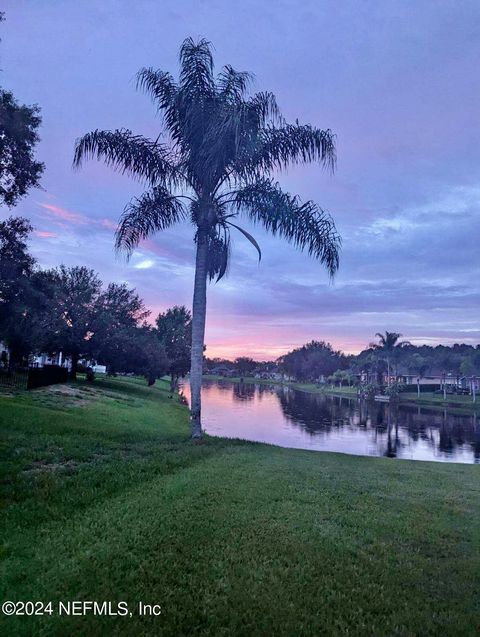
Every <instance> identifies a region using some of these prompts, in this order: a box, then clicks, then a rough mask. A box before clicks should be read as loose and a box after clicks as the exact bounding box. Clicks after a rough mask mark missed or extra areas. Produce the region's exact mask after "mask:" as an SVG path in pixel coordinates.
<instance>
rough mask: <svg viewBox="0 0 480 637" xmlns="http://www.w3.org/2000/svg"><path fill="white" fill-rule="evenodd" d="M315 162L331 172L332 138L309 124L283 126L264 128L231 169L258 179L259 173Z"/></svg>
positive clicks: (333, 160) (333, 153) (332, 166)
mask: <svg viewBox="0 0 480 637" xmlns="http://www.w3.org/2000/svg"><path fill="white" fill-rule="evenodd" d="M314 161H318V162H320V163H321V164H323V165H324V166H325V167H327V168H329V169H331V170H332V171H333V170H334V168H335V163H336V152H335V136H334V134H333V133H332V132H331V131H330V130H328V129H327V130H321V129H319V128H315V127H313V126H310V125H309V124H299V123H298V122H296V123H295V124H285V125H283V126H281V127H276V126H267V127H265V128H264V129H263V130H262V131H261V133H260V135H259V137H258V139H257V140H256V141H255V144H254V145H253V146H251V147H250V148H249V147H247V148H246V152H245V153H244V155H243V156H241V157H240V158H239V161H238V162H237V165H236V166H235V169H236V170H237V172H238V173H239V174H243V175H247V176H250V177H258V176H259V175H261V174H262V173H263V174H265V173H266V172H271V171H273V170H283V169H285V168H287V167H288V166H289V165H290V164H301V163H309V162H314Z"/></svg>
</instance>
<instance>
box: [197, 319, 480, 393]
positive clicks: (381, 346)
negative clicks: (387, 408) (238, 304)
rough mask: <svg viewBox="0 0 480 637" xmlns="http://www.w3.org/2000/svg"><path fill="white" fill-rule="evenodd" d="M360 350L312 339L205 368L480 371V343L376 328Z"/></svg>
mask: <svg viewBox="0 0 480 637" xmlns="http://www.w3.org/2000/svg"><path fill="white" fill-rule="evenodd" d="M376 338H377V341H376V342H372V343H370V345H369V346H368V347H367V348H366V349H364V350H363V351H362V352H360V354H358V355H351V354H344V353H343V352H341V351H339V350H335V349H334V348H333V347H332V346H331V345H330V343H326V342H325V341H311V342H310V343H307V344H305V345H303V346H302V347H298V348H296V349H294V350H292V351H291V352H288V353H287V354H285V355H283V356H281V357H280V358H278V359H277V360H276V361H271V362H257V361H254V360H253V359H252V358H247V357H240V358H237V359H235V360H234V361H230V360H227V359H221V358H216V359H206V368H207V369H208V370H215V369H225V370H229V371H231V372H234V373H235V374H236V375H239V376H249V375H250V376H251V375H256V374H260V375H262V374H264V373H265V374H271V373H274V372H276V373H280V374H285V375H286V376H289V377H292V378H295V379H296V380H299V381H301V382H314V381H317V380H319V379H320V378H324V379H328V380H329V381H330V382H333V383H335V384H344V383H345V384H352V383H353V382H356V381H357V380H358V378H359V377H360V376H361V375H362V374H365V373H366V374H368V375H369V376H370V377H371V376H373V377H376V378H377V379H378V382H379V384H382V383H383V379H384V377H385V376H386V377H387V378H392V379H394V378H396V377H397V376H404V375H415V376H417V377H419V378H424V377H425V376H428V375H432V376H439V375H442V374H448V375H451V376H472V375H480V345H477V346H476V347H474V346H473V345H465V344H456V345H452V346H450V347H449V346H446V345H436V346H430V345H419V346H417V345H412V344H411V343H410V342H409V341H406V340H402V335H401V334H399V333H398V332H388V331H387V332H385V333H377V334H376Z"/></svg>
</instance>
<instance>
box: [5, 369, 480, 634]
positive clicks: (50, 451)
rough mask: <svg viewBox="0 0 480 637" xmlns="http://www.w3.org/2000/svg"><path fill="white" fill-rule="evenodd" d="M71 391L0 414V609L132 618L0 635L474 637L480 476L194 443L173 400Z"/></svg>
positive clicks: (55, 620)
mask: <svg viewBox="0 0 480 637" xmlns="http://www.w3.org/2000/svg"><path fill="white" fill-rule="evenodd" d="M70 387H71V390H68V391H66V392H65V394H62V393H60V394H58V393H55V398H54V400H52V399H51V396H52V394H51V393H49V392H48V391H42V392H40V391H39V392H31V393H28V394H22V395H20V396H17V397H15V398H2V399H0V421H1V428H2V440H3V443H2V455H3V457H2V488H3V505H4V506H3V511H2V536H3V537H2V595H1V597H2V599H12V600H41V601H44V602H46V601H49V600H52V601H53V602H54V608H56V604H57V602H58V600H63V601H69V600H97V601H100V602H101V601H104V600H105V601H111V602H112V603H113V605H115V604H116V603H117V602H119V601H126V602H128V605H129V609H130V610H131V611H132V617H131V618H130V617H98V616H97V617H96V616H93V615H87V616H85V617H65V616H64V617H58V616H57V615H56V613H55V615H54V616H52V617H49V616H44V617H36V618H27V617H18V618H14V617H8V618H3V633H2V634H8V635H62V636H63V635H105V634H115V635H171V636H174V635H175V636H178V635H242V636H243V635H245V636H247V635H249V636H250V635H285V636H286V635H288V636H299V635H305V636H308V637H311V636H312V635H389V636H390V635H419V636H420V635H422V636H423V635H476V634H478V630H479V626H480V620H479V613H480V608H479V593H478V591H479V590H480V586H479V584H480V550H479V549H480V520H479V517H480V516H479V514H478V510H479V504H480V470H479V467H477V466H466V465H455V464H452V465H443V464H440V463H438V464H435V463H420V462H409V461H391V460H384V459H378V458H359V457H354V456H351V457H349V456H344V455H341V454H329V453H318V452H303V451H295V450H286V449H280V448H276V447H270V446H266V445H260V444H252V443H246V442H240V441H231V440H224V439H213V438H207V439H206V440H205V441H204V442H202V443H200V444H195V443H193V442H191V441H190V440H189V437H188V413H187V410H186V408H185V407H184V406H182V405H180V404H179V403H178V401H177V400H176V398H175V397H174V398H170V397H169V396H170V394H169V393H168V391H167V386H166V384H163V383H160V384H159V385H158V386H155V387H153V388H147V387H146V386H145V385H144V384H142V383H141V382H139V381H133V380H120V379H116V380H111V381H108V380H104V381H96V382H95V384H94V385H93V386H90V385H87V384H85V383H81V382H79V383H77V384H75V385H71V386H70ZM82 393H83V394H85V395H84V396H83V398H81V399H80V398H78V396H77V395H78V394H82ZM77 398H78V399H77ZM72 401H73V403H72ZM139 601H143V602H145V603H147V604H149V603H157V604H160V605H161V606H162V614H161V615H160V616H159V617H148V616H147V617H140V616H139V615H138V613H137V603H138V602H139Z"/></svg>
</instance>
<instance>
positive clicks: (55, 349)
mask: <svg viewBox="0 0 480 637" xmlns="http://www.w3.org/2000/svg"><path fill="white" fill-rule="evenodd" d="M32 230H33V228H32V226H31V224H30V222H29V221H28V220H27V219H25V218H23V217H13V216H12V217H9V218H8V219H7V220H6V221H2V222H0V341H1V342H2V343H3V344H4V345H5V346H6V347H7V348H8V356H5V355H4V356H3V364H4V365H8V367H9V368H10V369H15V368H18V367H21V366H27V365H28V364H29V363H30V362H31V361H32V357H33V356H34V355H35V354H39V353H40V352H42V353H46V354H58V353H59V352H61V353H62V356H63V357H64V358H68V359H69V364H70V374H71V377H72V378H76V375H77V371H78V368H79V361H81V360H88V361H94V362H95V363H97V364H100V365H105V366H106V367H107V370H108V372H109V373H111V374H115V373H119V372H123V373H125V372H131V373H135V374H140V375H143V376H145V377H146V378H147V379H148V382H149V384H153V383H154V382H155V379H156V378H158V377H159V376H163V375H164V374H167V373H168V374H170V378H171V388H172V391H173V390H175V388H176V386H177V383H178V379H179V378H180V377H181V376H184V375H185V374H186V373H187V372H188V370H189V367H190V349H191V314H190V311H189V310H187V308H185V307H184V306H181V307H179V306H175V307H173V308H170V309H168V310H167V311H166V312H164V313H160V314H159V315H158V316H157V317H156V319H155V324H154V325H151V324H150V323H148V321H147V319H148V318H149V317H150V314H151V313H150V311H149V310H147V309H146V307H145V304H144V302H143V300H142V299H141V298H140V296H139V295H138V294H137V292H136V291H135V290H134V289H130V288H129V287H128V286H127V285H126V284H124V283H109V284H107V285H104V284H103V283H102V281H101V280H100V278H99V276H98V274H97V273H96V272H94V270H92V269H90V268H87V267H85V266H73V267H67V266H65V265H60V266H59V267H57V268H51V269H41V268H40V267H39V266H38V264H37V262H36V260H35V259H34V258H33V256H32V255H31V254H30V253H29V251H28V245H27V242H28V238H29V235H30V233H31V232H32Z"/></svg>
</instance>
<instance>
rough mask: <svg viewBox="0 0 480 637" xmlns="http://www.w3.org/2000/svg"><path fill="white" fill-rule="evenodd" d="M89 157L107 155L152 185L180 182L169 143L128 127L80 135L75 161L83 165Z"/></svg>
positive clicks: (118, 166) (108, 159)
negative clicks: (152, 138) (157, 140)
mask: <svg viewBox="0 0 480 637" xmlns="http://www.w3.org/2000/svg"><path fill="white" fill-rule="evenodd" d="M85 159H97V160H100V159H103V160H104V161H105V163H106V164H107V166H111V167H112V168H114V169H115V170H118V171H119V172H121V173H128V174H130V175H131V176H133V177H136V178H137V179H141V180H144V181H147V182H148V183H150V184H151V185H156V184H174V185H175V184H177V183H178V181H179V174H178V172H177V169H176V166H175V164H174V161H173V159H172V157H171V153H170V151H169V150H168V148H167V146H165V145H163V144H159V143H157V142H153V141H151V140H149V139H147V138H145V137H142V136H141V135H134V134H133V133H132V132H131V131H130V130H128V129H120V130H115V131H99V130H94V131H92V132H91V133H87V134H86V135H84V136H83V137H82V138H80V139H77V141H76V144H75V154H74V159H73V165H74V167H75V168H79V167H80V166H81V165H82V163H83V161H84V160H85Z"/></svg>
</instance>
